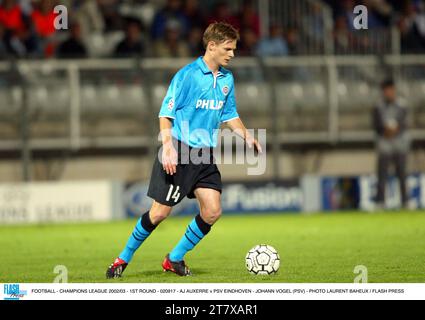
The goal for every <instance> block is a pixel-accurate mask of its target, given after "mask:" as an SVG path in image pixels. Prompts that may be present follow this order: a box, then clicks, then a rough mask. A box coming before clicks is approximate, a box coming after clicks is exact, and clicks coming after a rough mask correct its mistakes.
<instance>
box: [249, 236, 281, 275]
mask: <svg viewBox="0 0 425 320" xmlns="http://www.w3.org/2000/svg"><path fill="white" fill-rule="evenodd" d="M245 262H246V268H247V269H248V271H249V272H250V273H252V274H259V275H268V274H273V273H276V272H277V271H278V270H279V266H280V257H279V254H278V253H277V251H276V249H275V248H273V247H272V246H268V245H266V244H260V245H258V246H255V247H254V248H252V249H251V250H249V252H248V253H247V254H246V257H245Z"/></svg>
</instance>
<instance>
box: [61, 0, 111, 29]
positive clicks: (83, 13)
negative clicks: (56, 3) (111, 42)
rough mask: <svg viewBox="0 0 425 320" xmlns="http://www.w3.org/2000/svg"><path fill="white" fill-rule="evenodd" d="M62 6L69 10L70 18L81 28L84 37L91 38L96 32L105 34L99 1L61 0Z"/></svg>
mask: <svg viewBox="0 0 425 320" xmlns="http://www.w3.org/2000/svg"><path fill="white" fill-rule="evenodd" d="M61 4H63V5H65V6H66V7H67V8H68V9H69V14H70V17H72V20H73V21H76V22H77V24H78V25H79V26H80V28H81V34H82V37H87V36H90V34H92V33H94V32H103V30H104V29H105V22H104V18H103V16H102V13H101V10H100V7H99V5H98V1H87V0H66V1H64V0H61Z"/></svg>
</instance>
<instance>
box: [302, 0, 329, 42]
mask: <svg viewBox="0 0 425 320" xmlns="http://www.w3.org/2000/svg"><path fill="white" fill-rule="evenodd" d="M302 22H303V29H304V32H305V34H306V35H307V36H308V37H309V38H310V39H311V40H312V41H315V42H316V43H317V44H322V43H323V39H324V37H325V20H324V17H323V13H322V10H321V7H320V5H319V3H317V2H313V4H312V10H311V11H310V12H309V13H308V14H307V15H305V17H303V18H302Z"/></svg>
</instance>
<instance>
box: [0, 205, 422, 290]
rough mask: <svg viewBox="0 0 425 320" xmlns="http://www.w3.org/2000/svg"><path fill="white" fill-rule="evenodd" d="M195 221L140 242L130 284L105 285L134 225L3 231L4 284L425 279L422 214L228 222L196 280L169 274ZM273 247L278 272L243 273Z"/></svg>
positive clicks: (195, 264) (197, 260) (196, 257)
mask: <svg viewBox="0 0 425 320" xmlns="http://www.w3.org/2000/svg"><path fill="white" fill-rule="evenodd" d="M190 219H191V218H190V217H171V218H169V219H168V220H166V221H165V222H164V223H163V224H161V225H160V226H159V227H158V228H157V230H156V231H155V232H154V234H153V235H152V236H151V237H150V238H149V239H148V240H147V241H146V242H145V243H144V244H143V245H142V247H141V248H140V249H139V251H138V252H137V253H136V255H135V258H134V259H133V261H132V263H131V264H130V265H129V267H128V268H127V270H126V271H125V273H124V276H123V278H121V279H115V280H106V279H105V271H106V268H107V266H108V265H109V264H110V263H111V262H112V260H113V258H115V256H117V255H118V254H119V252H120V251H121V249H122V247H123V246H124V244H125V243H126V241H127V237H128V236H129V235H130V232H131V231H132V229H133V226H134V223H135V220H127V221H118V222H110V223H96V224H67V225H41V226H1V227H0V252H1V255H0V256H1V259H2V262H1V263H0V282H2V283H15V282H18V283H25V282H46V283H48V282H53V280H54V278H55V277H56V276H57V275H56V274H55V273H54V272H53V269H54V267H55V266H56V265H65V266H66V267H67V268H68V272H69V274H68V280H69V282H80V283H92V282H110V283H114V282H115V283H121V282H132V283H136V282H153V283H157V282H165V283H171V282H181V283H184V282H188V283H191V282H228V283H233V282H248V283H250V282H251V283H254V282H264V283H267V282H283V283H288V282H298V283H303V282H311V283H322V282H341V283H342V282H343V283H350V282H353V280H354V278H355V277H356V275H355V274H354V273H353V270H354V267H355V266H357V265H364V266H366V267H367V268H368V278H369V282H371V283H374V282H375V283H376V282H377V283H382V282H401V283H404V282H418V283H421V282H425V214H424V213H423V212H416V213H409V212H390V213H388V212H387V213H377V214H366V213H329V214H318V215H310V216H303V215H292V214H275V215H239V216H224V217H223V218H222V219H221V220H220V221H219V222H218V223H217V225H215V226H214V227H213V230H212V231H211V233H210V234H209V235H208V236H207V237H206V238H205V239H204V240H203V241H202V242H201V243H200V244H199V245H198V247H197V248H195V250H194V251H192V252H190V253H189V254H188V255H187V256H186V261H187V263H188V265H189V266H190V267H191V269H192V271H193V273H194V276H193V277H185V278H181V277H178V276H176V275H174V274H171V273H164V272H163V271H162V269H161V266H160V264H161V261H162V259H163V257H164V255H165V254H166V253H167V252H169V251H170V250H171V249H172V248H173V246H174V245H175V244H176V243H177V241H178V240H179V239H180V237H181V236H182V235H183V232H184V231H185V228H186V225H187V223H188V222H189V221H190ZM261 243H265V244H270V245H272V246H274V247H275V248H276V249H277V250H278V251H279V254H280V257H281V268H280V270H279V272H278V273H277V274H276V275H272V276H254V275H251V274H249V273H248V272H247V271H246V269H245V264H244V258H245V254H246V253H247V251H248V250H249V249H250V248H251V247H253V246H254V245H257V244H261Z"/></svg>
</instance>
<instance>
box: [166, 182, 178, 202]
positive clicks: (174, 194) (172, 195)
mask: <svg viewBox="0 0 425 320" xmlns="http://www.w3.org/2000/svg"><path fill="white" fill-rule="evenodd" d="M174 187H175V188H174ZM179 191H180V187H179V186H174V185H173V184H170V189H169V190H168V194H167V199H166V200H167V201H170V199H173V200H174V202H177V201H179V198H180V192H179Z"/></svg>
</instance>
